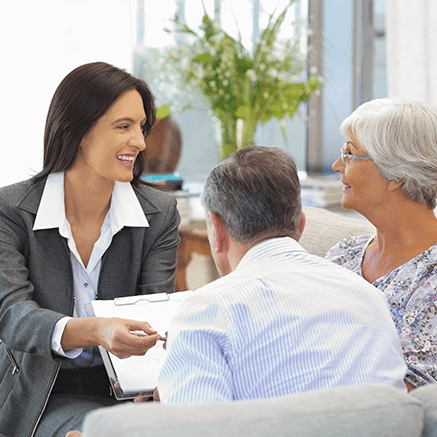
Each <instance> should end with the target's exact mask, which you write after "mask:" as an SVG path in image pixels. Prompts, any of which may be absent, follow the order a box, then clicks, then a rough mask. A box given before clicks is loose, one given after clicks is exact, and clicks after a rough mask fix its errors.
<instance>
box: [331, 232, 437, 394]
mask: <svg viewBox="0 0 437 437" xmlns="http://www.w3.org/2000/svg"><path fill="white" fill-rule="evenodd" d="M373 238H374V235H362V236H360V237H351V238H346V239H345V240H342V241H340V242H339V243H338V244H336V245H335V246H334V247H332V248H331V249H330V250H329V252H328V254H327V255H326V259H328V260H330V261H333V262H334V263H336V264H339V265H341V266H343V267H346V268H347V269H349V270H352V271H353V272H355V273H358V274H359V275H360V276H363V274H362V269H361V265H362V261H363V256H364V253H365V251H366V249H367V246H368V245H369V244H370V242H371V241H372V240H373ZM373 285H374V286H375V287H376V288H378V289H379V290H381V291H382V292H383V293H384V294H385V296H386V297H387V300H388V303H389V307H390V311H391V315H392V318H393V321H394V323H395V325H396V328H397V330H398V334H399V338H400V341H401V346H402V350H403V351H404V358H405V362H406V364H407V366H408V372H407V375H406V377H405V379H406V380H407V381H408V382H410V383H411V384H413V385H414V386H416V387H417V386H420V385H424V384H430V383H436V382H437V244H435V245H434V246H431V247H430V248H429V249H428V250H426V251H425V252H422V253H421V254H420V255H418V256H416V257H415V258H413V259H411V260H410V261H408V262H406V263H405V264H403V265H401V266H400V267H398V268H396V269H395V270H393V271H391V272H390V273H387V274H386V275H384V276H382V277H381V278H378V279H377V280H376V281H375V282H373Z"/></svg>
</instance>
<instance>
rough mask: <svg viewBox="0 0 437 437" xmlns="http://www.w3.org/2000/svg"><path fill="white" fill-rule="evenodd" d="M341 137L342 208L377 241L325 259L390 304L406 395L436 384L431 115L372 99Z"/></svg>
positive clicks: (435, 162)
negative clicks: (361, 220) (365, 223)
mask: <svg viewBox="0 0 437 437" xmlns="http://www.w3.org/2000/svg"><path fill="white" fill-rule="evenodd" d="M340 131H341V133H342V135H344V136H345V138H347V141H346V142H345V143H344V144H343V147H342V149H341V156H340V158H339V159H337V161H335V163H334V164H333V166H332V168H333V169H334V170H335V171H336V172H338V173H340V174H341V181H342V183H343V184H344V189H343V198H342V205H343V206H344V207H345V208H347V209H354V210H355V211H357V212H359V213H360V214H362V215H363V216H364V217H366V218H367V219H368V220H369V221H370V222H371V223H373V225H374V226H375V227H376V230H377V233H376V235H363V236H359V237H353V238H348V239H346V240H343V241H341V242H340V243H338V244H337V245H336V246H334V247H333V248H332V249H331V250H330V251H329V252H328V254H327V256H326V257H327V258H328V259H329V260H331V261H333V262H335V263H337V264H339V265H342V266H344V267H346V268H348V269H350V270H352V271H354V272H356V273H358V274H359V275H361V276H363V277H364V278H365V279H366V280H367V281H369V282H370V283H372V284H373V285H374V286H375V287H377V288H378V289H380V290H381V291H382V292H383V293H384V294H385V295H386V296H387V300H388V302H389V305H390V310H391V314H392V317H393V320H394V322H395V325H396V327H397V330H398V333H399V338H400V341H401V345H402V348H403V351H404V357H405V361H406V363H407V365H408V369H409V370H408V373H407V375H406V378H405V381H406V384H407V387H408V389H409V390H411V389H413V388H415V387H417V386H420V385H424V384H427V383H435V382H436V381H437V308H436V304H437V244H436V243H437V219H436V216H435V215H434V208H435V207H436V196H437V109H435V108H433V107H432V106H430V105H426V104H423V103H419V102H401V101H395V100H391V99H377V100H373V101H370V102H367V103H365V104H363V105H361V106H360V107H359V108H358V109H356V110H355V111H354V112H353V113H352V114H351V115H350V116H349V117H348V118H346V119H345V120H344V121H343V123H342V124H341V126H340Z"/></svg>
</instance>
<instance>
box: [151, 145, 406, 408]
mask: <svg viewBox="0 0 437 437" xmlns="http://www.w3.org/2000/svg"><path fill="white" fill-rule="evenodd" d="M202 203H203V205H204V208H205V210H206V214H207V228H208V237H209V241H210V244H211V250H212V254H213V258H214V261H215V263H216V265H217V268H218V271H219V272H220V274H221V275H222V278H220V279H218V280H217V281H214V282H212V283H210V284H207V285H206V286H204V287H202V288H200V289H199V290H197V291H196V292H195V293H194V294H193V296H191V297H189V298H188V299H187V300H186V301H185V302H184V303H183V304H182V306H181V308H180V311H179V312H178V314H177V315H176V317H175V318H174V319H173V321H172V323H171V325H170V327H169V331H168V345H167V350H168V358H167V360H166V362H165V364H164V367H163V369H162V372H161V375H160V379H159V384H158V389H159V395H160V399H161V401H162V402H168V403H188V402H206V401H232V400H243V399H259V398H267V397H278V396H285V395H288V394H292V393H299V392H303V391H307V390H317V389H322V388H329V387H334V386H338V385H359V384H369V383H376V382H383V383H387V384H391V385H394V386H396V387H398V388H400V389H402V390H406V388H405V385H404V382H403V379H404V375H405V372H406V366H405V364H404V360H403V357H402V351H401V349H400V345H399V341H398V336H397V332H396V329H395V326H394V324H393V322H392V320H391V317H390V313H389V310H388V308H387V305H386V301H385V298H384V296H383V294H382V293H381V292H379V291H378V290H376V288H374V287H373V286H372V285H370V284H368V283H367V282H366V281H365V280H364V279H362V278H360V277H359V276H358V275H356V274H353V273H351V272H349V271H347V270H346V269H344V268H341V267H339V266H336V265H334V264H333V263H331V262H328V261H326V260H324V259H322V258H319V257H317V256H314V255H310V254H308V253H307V252H306V251H305V250H304V249H303V248H302V247H301V246H300V245H299V243H298V240H299V237H300V235H301V233H302V231H303V228H304V225H305V218H304V215H303V214H302V207H301V198H300V184H299V179H298V175H297V169H296V165H295V163H294V160H293V158H292V157H291V156H290V155H289V154H287V153H286V152H285V151H283V150H280V149H278V148H274V147H257V146H253V147H249V148H246V149H242V150H239V151H238V152H236V153H235V154H233V155H232V156H230V157H228V158H226V159H224V160H223V161H222V162H220V163H219V164H218V165H217V166H216V167H215V168H214V169H213V170H212V172H211V173H210V175H209V176H208V178H207V180H206V183H205V188H204V192H203V195H202Z"/></svg>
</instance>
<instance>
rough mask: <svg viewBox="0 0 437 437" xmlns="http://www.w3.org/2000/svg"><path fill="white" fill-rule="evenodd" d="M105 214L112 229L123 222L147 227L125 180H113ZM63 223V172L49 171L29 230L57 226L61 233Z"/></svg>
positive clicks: (65, 222) (121, 225) (126, 224)
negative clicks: (31, 227)
mask: <svg viewBox="0 0 437 437" xmlns="http://www.w3.org/2000/svg"><path fill="white" fill-rule="evenodd" d="M108 215H109V217H110V222H111V228H112V229H113V230H114V233H115V232H118V231H119V230H120V229H121V228H123V227H124V226H129V227H149V222H148V221H147V218H146V216H145V215H144V212H143V209H142V208H141V205H140V202H139V200H138V198H137V196H136V195H135V192H134V190H133V188H132V186H131V184H130V183H129V182H118V181H115V183H114V189H113V191H112V198H111V207H110V209H109V211H108ZM66 226H67V219H66V217H65V202H64V173H53V174H51V175H49V176H48V178H47V181H46V185H45V187H44V192H43V195H42V197H41V202H40V204H39V207H38V212H37V214H36V219H35V223H34V226H33V230H34V231H37V230H41V229H53V228H59V232H60V233H61V235H63V234H65V233H66V229H65V227H66Z"/></svg>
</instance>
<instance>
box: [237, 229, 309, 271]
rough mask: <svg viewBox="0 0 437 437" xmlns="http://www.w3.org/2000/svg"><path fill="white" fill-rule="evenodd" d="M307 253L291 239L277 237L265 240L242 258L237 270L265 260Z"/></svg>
mask: <svg viewBox="0 0 437 437" xmlns="http://www.w3.org/2000/svg"><path fill="white" fill-rule="evenodd" d="M290 252H306V251H305V249H304V248H303V247H302V246H301V245H300V244H299V243H298V242H297V241H296V240H295V239H294V238H291V237H275V238H269V239H267V240H263V241H261V242H260V243H258V244H256V245H255V246H253V247H251V248H250V249H249V250H248V251H247V252H246V253H245V254H244V256H243V258H241V260H240V262H239V263H238V265H237V268H236V270H237V269H240V268H243V267H245V266H247V265H252V264H253V263H256V262H259V261H262V260H264V259H269V260H273V259H275V258H277V257H282V256H283V254H284V253H290Z"/></svg>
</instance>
